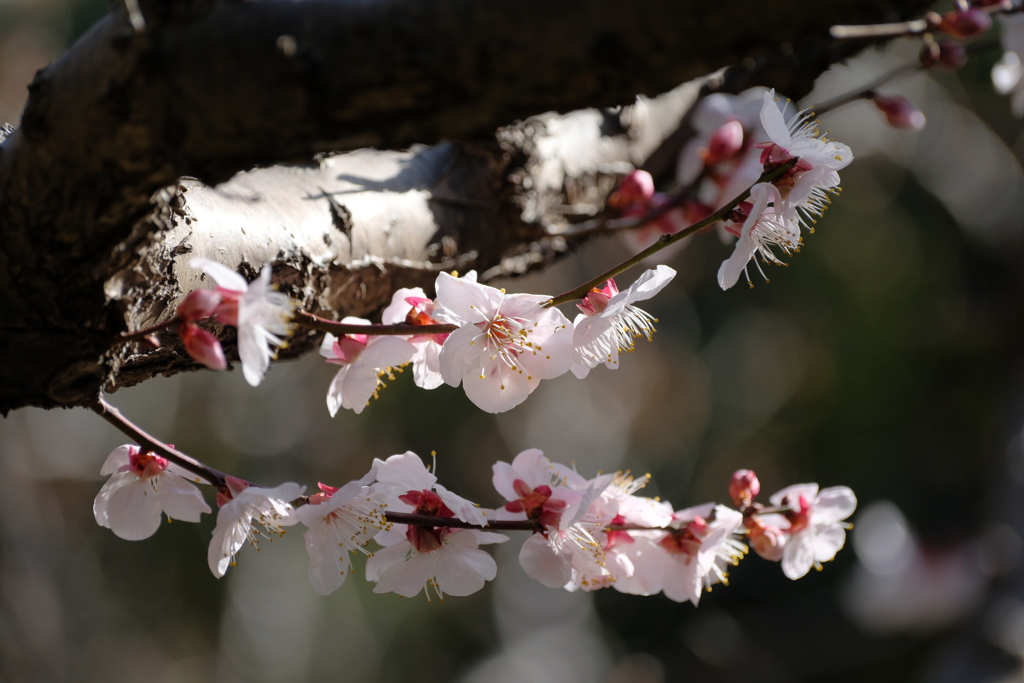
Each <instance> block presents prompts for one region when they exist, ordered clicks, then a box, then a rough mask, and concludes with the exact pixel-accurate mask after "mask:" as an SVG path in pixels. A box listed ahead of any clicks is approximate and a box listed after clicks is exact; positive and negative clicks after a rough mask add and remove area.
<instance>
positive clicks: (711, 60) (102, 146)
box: [0, 0, 925, 412]
mask: <svg viewBox="0 0 1024 683" xmlns="http://www.w3.org/2000/svg"><path fill="white" fill-rule="evenodd" d="M924 4H925V3H922V2H921V1H920V0H889V1H883V0H877V1H876V2H871V3H865V2H857V1H854V0H843V1H840V2H833V3H828V4H827V5H821V6H816V7H815V8H813V11H811V10H809V9H808V8H807V7H805V6H803V5H801V4H799V3H791V4H790V3H787V4H778V3H717V4H716V3H685V2H679V0H648V1H647V2H644V3H632V4H631V3H621V2H606V1H605V0H588V1H587V2H576V1H573V2H561V3H550V2H544V3H542V2H539V1H536V0H516V1H514V2H513V1H511V0H488V1H487V2H480V0H374V1H372V2H370V1H366V0H344V1H343V0H338V1H335V2H319V1H312V0H310V1H306V2H291V1H287V2H285V1H280V0H267V1H261V2H229V1H226V0H178V1H174V2H169V1H163V2H154V3H145V2H144V3H142V10H143V14H144V15H145V17H146V26H145V28H144V30H142V31H140V32H136V31H133V30H132V28H131V26H130V24H129V22H128V19H127V16H126V15H125V14H124V13H123V11H122V12H120V13H119V12H114V13H112V14H111V15H109V16H108V17H107V18H105V19H104V20H102V21H101V22H99V23H98V24H97V25H96V26H94V27H93V28H92V29H91V30H90V31H89V32H88V33H87V34H86V35H84V36H83V37H82V38H81V39H80V40H79V41H78V42H77V43H76V44H75V45H74V46H73V47H72V48H71V49H70V50H69V51H68V52H67V53H66V54H65V55H64V56H62V57H61V58H60V59H58V60H57V61H56V62H55V63H53V64H52V65H50V66H49V67H47V68H46V69H44V70H42V71H40V72H39V74H38V75H37V77H36V79H35V81H34V82H33V84H32V85H31V86H30V93H31V94H30V99H29V103H28V105H27V107H26V109H25V112H24V115H23V118H22V122H21V126H20V127H19V128H18V129H17V130H16V131H14V132H13V133H12V134H11V135H10V136H9V137H7V138H6V139H5V140H4V141H3V142H2V143H0V411H3V412H6V411H7V410H10V409H11V408H16V407H19V406H23V405H38V406H45V407H54V406H70V405H81V404H83V403H84V402H87V401H89V400H90V399H91V398H92V397H93V396H95V395H96V392H97V391H98V390H99V389H100V388H101V387H102V386H104V385H106V386H108V387H111V388H113V387H116V386H119V385H124V384H131V383H135V382H138V381H142V380H143V379H145V378H147V377H149V376H152V375H153V374H155V373H158V372H173V371H178V370H181V369H188V368H192V367H194V366H193V365H192V364H191V363H190V362H189V361H188V360H187V359H186V358H184V357H182V356H181V354H179V353H177V352H175V350H174V349H173V348H171V349H161V350H158V351H147V350H146V349H142V348H135V349H127V350H118V351H117V352H109V342H110V340H111V339H112V338H113V337H114V336H115V335H116V334H118V333H119V332H120V331H122V330H124V329H129V328H130V329H135V328H138V327H141V326H143V325H145V324H149V323H152V322H156V321H158V320H160V319H162V318H166V317H168V316H169V311H171V310H172V307H173V305H174V304H175V303H176V301H177V299H178V298H179V297H180V296H182V295H183V294H184V293H187V292H188V291H190V290H191V289H193V288H194V287H196V286H197V285H198V280H197V279H196V278H195V275H194V274H192V273H191V272H190V271H189V269H188V268H187V266H186V265H185V264H186V263H187V260H188V258H190V257H191V256H195V255H200V254H202V255H207V256H211V257H214V258H219V260H222V261H224V262H225V263H228V264H229V265H232V266H240V267H242V268H243V270H246V271H248V272H249V273H250V274H253V273H255V272H256V271H258V269H259V268H260V267H261V266H262V265H263V264H265V263H271V262H272V263H275V264H276V266H275V274H276V277H277V278H278V280H279V281H280V282H281V283H282V284H284V285H285V286H286V287H287V288H289V289H290V292H291V293H292V294H293V295H294V296H296V297H297V298H299V299H300V300H301V301H303V303H304V304H305V305H307V306H310V307H311V308H312V309H315V310H324V311H328V312H331V313H337V314H338V315H344V314H371V313H372V312H374V311H375V310H377V309H379V308H380V307H381V306H382V305H383V304H385V303H386V302H387V300H388V298H389V295H390V291H391V290H392V289H393V287H396V286H403V285H410V284H429V282H430V281H432V279H433V276H434V274H436V272H437V270H439V269H442V268H449V267H457V268H463V269H464V268H470V267H472V268H476V269H478V270H481V271H487V270H490V272H491V273H492V274H494V273H498V272H501V271H505V272H514V271H517V270H521V269H524V268H527V267H531V266H536V265H542V264H544V263H546V262H549V261H550V260H551V259H552V258H554V257H555V256H556V255H557V254H559V253H562V252H564V250H565V248H566V242H565V240H564V239H562V238H560V237H558V236H557V235H553V234H552V233H554V232H557V225H558V224H559V223H564V222H566V221H567V220H571V219H567V218H566V216H572V215H574V214H592V213H594V212H596V211H599V210H600V209H601V208H602V207H603V203H604V198H605V196H606V195H607V193H608V191H610V189H611V188H612V186H613V184H614V178H615V176H616V174H617V173H621V172H622V171H623V170H625V169H628V167H629V165H630V164H640V163H642V162H643V161H644V159H646V158H647V157H648V156H649V155H651V153H652V152H654V151H655V149H657V147H658V145H659V144H660V143H661V142H662V141H663V140H664V139H665V138H668V137H669V136H670V135H671V134H672V133H673V131H674V130H675V129H676V128H677V126H678V123H679V121H680V119H681V118H682V117H683V115H684V114H685V111H686V109H687V108H688V107H689V104H690V102H692V98H693V96H694V95H695V93H696V88H697V87H698V86H699V85H700V84H699V83H698V84H695V85H694V86H693V87H692V88H690V89H689V90H686V91H685V92H683V93H682V94H677V95H676V96H675V99H672V97H669V98H668V99H666V100H662V103H661V105H659V106H658V107H654V108H653V109H651V110H650V111H651V112H654V114H651V115H650V116H646V117H639V116H636V115H635V112H636V110H627V111H626V112H609V111H605V112H603V113H602V112H598V111H589V112H577V113H574V114H571V115H568V116H564V117H553V116H547V117H541V118H539V119H532V120H529V121H526V122H524V123H521V124H518V125H514V126H511V127H508V128H505V129H503V130H501V131H499V132H498V133H497V135H496V134H495V131H496V130H497V129H498V128H499V127H500V126H509V124H512V123H513V122H515V121H516V120H517V119H520V118H523V117H527V116H532V115H537V114H540V113H541V112H544V111H548V110H556V111H563V112H565V111H570V110H573V109H579V108H582V107H597V106H617V105H625V104H630V103H631V102H633V100H634V98H635V97H636V96H637V95H640V94H651V95H653V94H657V93H659V92H665V91H668V90H670V89H671V88H673V87H674V86H676V85H677V84H679V83H682V82H684V81H687V80H689V79H693V78H696V77H699V76H701V75H702V74H706V73H709V72H710V71H712V70H714V69H716V68H719V67H722V66H726V65H730V64H741V65H742V67H741V68H740V69H739V70H738V71H736V72H734V73H733V78H731V79H730V80H729V84H730V85H731V86H735V87H741V86H742V87H745V86H747V85H750V84H753V83H754V82H764V83H767V84H769V85H773V86H775V87H778V88H780V89H781V90H784V91H786V92H787V93H788V94H790V95H791V96H794V97H796V96H799V95H801V94H802V93H804V92H806V90H807V89H808V88H809V86H810V84H811V82H813V79H814V78H815V77H816V76H817V75H818V74H819V73H820V72H821V71H823V70H824V69H825V68H827V66H828V65H829V64H831V63H832V62H834V61H835V60H837V59H839V58H841V57H842V56H843V55H844V54H846V53H848V52H849V51H850V50H852V49H854V46H850V45H836V44H833V43H831V42H829V41H828V40H827V39H826V36H827V31H828V28H829V26H830V25H832V24H835V23H869V22H877V21H883V20H892V19H893V18H897V17H905V16H907V15H909V14H911V13H912V12H914V11H918V10H920V9H921V8H922V7H923V6H924ZM644 106H646V105H644ZM630 111H632V112H633V115H630ZM648 113H650V112H648ZM677 137H678V136H677ZM442 140H453V141H457V142H451V143H441V144H437V143H439V142H440V141H442ZM552 140H563V141H566V140H571V141H573V144H551V141H552ZM412 144H431V145H436V146H435V147H431V148H416V149H414V150H412V151H409V152H377V153H374V152H367V151H363V152H355V153H353V154H350V155H342V156H336V157H334V156H332V157H326V158H319V160H317V161H313V157H314V155H317V154H321V153H324V152H329V151H332V152H339V151H345V150H354V149H359V148H363V147H370V146H372V147H378V148H384V149H402V148H405V147H408V146H410V145H412ZM669 151H670V150H669ZM661 156H662V157H663V158H667V157H668V156H670V154H669V153H668V152H666V151H665V149H664V148H663V149H662V152H661ZM282 163H291V164H299V166H292V167H288V166H278V167H274V168H272V169H267V170H263V171H256V172H253V173H246V174H244V175H242V176H239V177H236V178H234V179H233V180H231V181H230V182H229V183H226V184H224V185H221V186H219V187H216V188H215V189H210V188H211V187H212V186H216V185H218V184H220V183H225V181H228V180H229V179H231V178H232V177H233V176H235V174H237V173H239V172H242V171H247V170H248V169H252V168H253V167H254V166H266V165H270V164H282ZM183 177H194V178H196V179H198V180H188V179H185V180H180V181H179V179H181V178H183ZM567 208H568V210H566V209H567ZM240 216H245V220H240ZM553 228H555V229H553ZM495 268H497V269H496V270H495ZM222 332H223V331H222ZM308 347H309V344H303V343H301V341H300V343H297V344H295V345H294V346H293V348H292V351H291V352H292V353H300V352H302V351H303V350H305V349H307V348H308Z"/></svg>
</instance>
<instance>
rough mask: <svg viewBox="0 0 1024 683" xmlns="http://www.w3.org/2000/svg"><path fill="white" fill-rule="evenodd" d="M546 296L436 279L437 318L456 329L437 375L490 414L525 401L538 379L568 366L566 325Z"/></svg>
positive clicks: (569, 336) (448, 278) (569, 337)
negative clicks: (461, 387) (456, 327)
mask: <svg viewBox="0 0 1024 683" xmlns="http://www.w3.org/2000/svg"><path fill="white" fill-rule="evenodd" d="M549 300H550V297H547V296H538V295H533V294H505V293H504V292H502V291H500V290H497V289H494V288H493V287H487V286H485V285H480V284H477V283H475V282H469V281H468V280H467V279H466V278H461V279H460V278H455V277H452V276H451V275H448V274H447V273H441V274H440V275H439V276H438V278H437V303H438V305H439V306H440V307H441V309H440V310H437V311H436V314H435V315H436V317H437V319H439V320H444V321H445V322H449V323H452V324H455V325H460V327H459V329H458V330H456V331H455V332H452V333H451V335H449V337H448V339H447V340H446V341H445V343H444V347H443V348H442V349H441V356H440V365H441V376H442V377H443V378H444V381H445V382H446V383H447V384H449V385H450V386H453V387H457V386H459V384H460V383H461V384H462V386H463V389H465V391H466V396H467V397H469V400H471V401H472V402H473V403H475V404H476V405H477V406H478V407H479V408H481V409H482V410H485V411H487V412H489V413H502V412H505V411H506V410H510V409H512V408H514V407H515V406H517V405H519V404H520V403H522V402H523V401H525V400H526V397H527V396H529V395H530V392H532V391H533V390H534V389H536V388H537V385H538V384H540V381H541V380H542V379H551V378H554V377H558V376H559V375H561V374H564V373H566V372H568V371H569V369H570V368H571V367H572V358H573V346H572V332H571V331H570V330H571V328H570V327H569V321H568V320H567V319H566V317H565V316H564V315H562V313H561V311H559V310H558V309H556V308H554V307H544V306H543V304H544V303H546V302H547V301H549Z"/></svg>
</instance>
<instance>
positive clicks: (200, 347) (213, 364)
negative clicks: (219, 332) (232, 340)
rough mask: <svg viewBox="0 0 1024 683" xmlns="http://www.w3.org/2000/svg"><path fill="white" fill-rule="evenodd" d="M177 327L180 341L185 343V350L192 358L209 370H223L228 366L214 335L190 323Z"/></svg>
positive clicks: (222, 350)
mask: <svg viewBox="0 0 1024 683" xmlns="http://www.w3.org/2000/svg"><path fill="white" fill-rule="evenodd" d="M178 329H179V330H180V332H181V341H182V342H183V343H184V344H185V351H186V352H187V353H188V355H189V356H191V357H192V360H194V361H196V362H197V363H202V364H203V365H205V366H206V367H208V368H210V369H211V370H224V369H226V368H227V367H228V361H227V359H226V358H225V357H224V349H223V348H221V345H220V341H219V340H218V339H217V338H216V337H215V336H213V335H212V334H211V333H209V332H207V331H206V330H204V329H203V328H201V327H197V326H196V325H192V324H185V325H181V326H180V327H179V328H178Z"/></svg>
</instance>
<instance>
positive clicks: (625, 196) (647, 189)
mask: <svg viewBox="0 0 1024 683" xmlns="http://www.w3.org/2000/svg"><path fill="white" fill-rule="evenodd" d="M653 196H654V178H652V177H651V174H650V173H648V172H647V171H642V170H640V169H636V170H634V171H632V172H630V174H629V175H627V176H626V177H625V178H623V179H622V182H621V183H619V189H618V190H616V191H615V192H613V193H612V195H611V196H610V197H609V198H608V205H609V206H612V207H615V208H617V209H621V208H625V207H627V206H629V205H630V204H636V203H638V202H643V203H645V202H649V201H650V200H651V197H653Z"/></svg>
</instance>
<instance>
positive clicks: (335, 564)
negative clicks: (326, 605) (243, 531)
mask: <svg viewBox="0 0 1024 683" xmlns="http://www.w3.org/2000/svg"><path fill="white" fill-rule="evenodd" d="M376 475H377V472H376V470H373V469H371V470H370V472H369V474H367V475H366V476H365V477H363V478H362V479H360V480H358V481H351V482H349V483H347V484H345V485H344V486H342V487H340V488H335V487H332V486H327V485H325V484H320V491H321V493H317V494H314V495H312V496H310V497H309V504H307V505H303V506H301V507H299V508H297V509H296V510H295V516H296V517H297V518H298V520H299V521H300V522H302V523H303V524H304V525H306V527H307V531H305V532H304V533H303V534H302V535H303V537H304V538H305V540H306V554H307V555H309V569H308V570H307V571H306V576H307V577H308V578H309V582H310V583H311V584H312V585H313V589H314V590H316V592H317V593H319V594H320V595H330V594H331V593H333V592H334V591H335V590H337V589H338V588H340V587H341V584H343V583H344V582H345V578H346V577H347V576H348V574H349V573H350V572H351V564H350V562H349V555H350V554H351V553H354V552H361V553H364V554H367V555H368V554H369V553H368V551H367V550H366V549H365V547H364V546H365V545H366V543H367V542H368V541H369V540H370V539H371V538H372V537H373V535H374V534H375V533H377V532H378V531H380V530H381V529H383V528H385V527H386V526H387V522H386V521H385V519H384V514H383V509H384V507H385V505H386V501H385V497H384V496H383V495H382V494H380V493H377V492H373V491H371V489H370V487H369V486H368V484H370V483H371V482H372V481H373V480H374V478H375V477H376Z"/></svg>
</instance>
